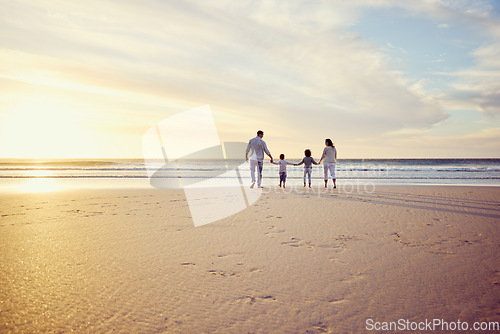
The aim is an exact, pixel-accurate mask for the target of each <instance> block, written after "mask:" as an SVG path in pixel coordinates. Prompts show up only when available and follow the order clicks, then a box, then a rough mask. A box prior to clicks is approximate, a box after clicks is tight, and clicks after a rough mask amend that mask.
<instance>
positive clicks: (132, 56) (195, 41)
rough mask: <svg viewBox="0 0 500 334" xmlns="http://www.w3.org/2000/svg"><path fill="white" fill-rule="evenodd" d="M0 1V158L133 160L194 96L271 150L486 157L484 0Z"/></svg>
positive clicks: (491, 44) (495, 121)
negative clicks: (148, 137)
mask: <svg viewBox="0 0 500 334" xmlns="http://www.w3.org/2000/svg"><path fill="white" fill-rule="evenodd" d="M0 5H1V8H2V12H1V14H0V158H47V159H49V158H74V159H77V158H141V157H142V154H143V153H142V137H143V135H144V134H145V133H146V131H147V130H148V129H149V128H151V127H152V126H154V125H155V124H157V123H159V122H161V121H163V120H165V119H166V118H168V117H171V116H173V115H175V114H178V113H181V112H183V111H186V110H189V109H191V108H196V107H199V106H203V105H210V108H211V110H212V113H213V117H214V120H215V124H216V127H217V130H218V132H219V138H220V140H221V141H240V142H246V141H248V140H249V139H250V138H252V137H255V134H256V131H257V130H259V129H262V130H263V131H264V132H265V135H264V140H265V141H266V142H267V144H268V147H269V149H270V150H271V152H272V153H273V155H275V156H278V155H279V154H280V153H284V154H285V155H286V156H287V157H297V158H298V157H302V156H303V151H304V149H306V148H309V149H311V150H312V152H313V156H315V153H316V155H317V154H319V153H320V152H321V151H322V149H323V147H324V139H325V138H331V139H332V140H333V142H334V144H335V145H336V147H337V150H338V154H339V158H500V1H493V0H491V1H482V0H470V1H466V0H454V1H448V0H421V1H420V0H417V1H400V0H364V1H361V0H353V1H343V0H339V1H334V0H332V1H299V0H290V1H244V0H243V1H229V0H220V1H155V0H142V1H132V0H121V1H103V0H86V1H60V0H26V1H24V0H0ZM183 130H184V131H186V133H194V134H195V133H196V131H197V129H196V128H195V127H192V126H186V128H185V129H183Z"/></svg>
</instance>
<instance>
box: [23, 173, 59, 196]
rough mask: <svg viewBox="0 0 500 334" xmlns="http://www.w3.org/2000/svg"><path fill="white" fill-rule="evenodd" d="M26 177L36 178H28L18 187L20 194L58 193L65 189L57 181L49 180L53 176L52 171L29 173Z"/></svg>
mask: <svg viewBox="0 0 500 334" xmlns="http://www.w3.org/2000/svg"><path fill="white" fill-rule="evenodd" d="M26 175H28V176H35V177H33V178H28V179H26V180H25V182H23V183H22V184H20V185H19V186H17V189H18V190H19V191H20V192H29V193H40V192H50V191H57V190H61V189H63V188H64V187H63V185H62V184H60V183H58V182H57V180H55V179H52V178H49V177H50V176H52V175H53V174H52V172H51V171H46V170H44V171H27V172H26Z"/></svg>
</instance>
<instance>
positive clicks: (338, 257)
mask: <svg viewBox="0 0 500 334" xmlns="http://www.w3.org/2000/svg"><path fill="white" fill-rule="evenodd" d="M0 202H1V203H2V205H1V207H0V254H1V255H0V256H1V261H0V331H1V332H70V331H76V332H111V331H117V332H128V333H157V332H167V333H206V332H218V333H247V332H248V333H325V332H326V333H359V332H365V331H367V329H368V328H367V319H372V320H370V321H371V322H368V323H374V322H379V323H380V324H382V323H383V322H395V321H398V320H399V319H404V320H408V321H410V322H422V321H425V320H426V319H427V320H432V319H443V320H445V321H448V322H456V321H458V320H460V321H461V322H467V323H468V326H469V331H468V332H474V331H472V330H471V329H470V328H471V326H473V323H475V322H481V321H486V322H495V321H496V322H498V321H500V255H499V254H500V241H499V240H500V226H499V222H500V188H499V187H472V186H470V187H469V186H377V187H376V189H375V190H374V192H365V191H359V192H358V191H357V190H354V191H352V192H347V189H342V188H341V187H340V188H339V189H336V190H332V189H329V190H328V191H323V192H320V193H318V191H317V190H314V189H302V188H301V189H298V190H293V191H291V190H290V191H283V190H282V189H275V188H273V189H272V190H270V191H266V192H264V193H263V194H262V196H261V197H260V199H259V200H258V201H257V202H256V203H255V204H254V205H252V206H250V207H249V208H247V209H246V210H243V211H240V212H239V213H237V214H235V215H233V216H231V217H228V218H225V219H222V220H220V221H218V222H215V223H211V224H207V225H204V226H201V227H194V225H193V221H192V219H191V217H190V211H189V207H188V205H187V202H186V198H185V196H184V192H183V191H173V190H155V189H151V190H66V191H60V192H52V193H39V194H36V193H25V194H14V193H11V194H0ZM374 331H375V330H374ZM436 332H439V331H438V330H436ZM441 332H446V331H441ZM486 332H488V331H486ZM490 332H491V333H493V332H494V331H490Z"/></svg>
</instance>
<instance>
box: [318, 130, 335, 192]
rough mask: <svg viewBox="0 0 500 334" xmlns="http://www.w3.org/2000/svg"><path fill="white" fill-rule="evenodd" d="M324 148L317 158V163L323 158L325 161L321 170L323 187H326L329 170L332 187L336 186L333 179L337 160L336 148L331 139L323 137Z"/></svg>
mask: <svg viewBox="0 0 500 334" xmlns="http://www.w3.org/2000/svg"><path fill="white" fill-rule="evenodd" d="M325 146H326V147H325V149H324V150H323V154H322V155H321V159H319V162H318V164H320V163H321V162H322V161H323V159H324V160H325V162H324V163H323V170H324V172H325V188H326V187H328V171H330V175H331V176H332V181H333V187H334V188H337V183H336V179H335V163H336V162H337V149H336V148H335V146H333V143H332V140H331V139H330V138H327V139H325Z"/></svg>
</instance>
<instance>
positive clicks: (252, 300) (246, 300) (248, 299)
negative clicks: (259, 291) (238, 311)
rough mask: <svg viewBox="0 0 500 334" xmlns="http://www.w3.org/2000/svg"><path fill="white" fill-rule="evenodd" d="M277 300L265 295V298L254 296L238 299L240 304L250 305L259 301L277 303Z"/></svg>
mask: <svg viewBox="0 0 500 334" xmlns="http://www.w3.org/2000/svg"><path fill="white" fill-rule="evenodd" d="M275 300H276V298H275V297H273V296H270V295H264V296H253V295H246V296H242V297H238V298H236V301H237V302H240V303H248V304H250V305H252V304H254V303H256V302H258V301H275Z"/></svg>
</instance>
